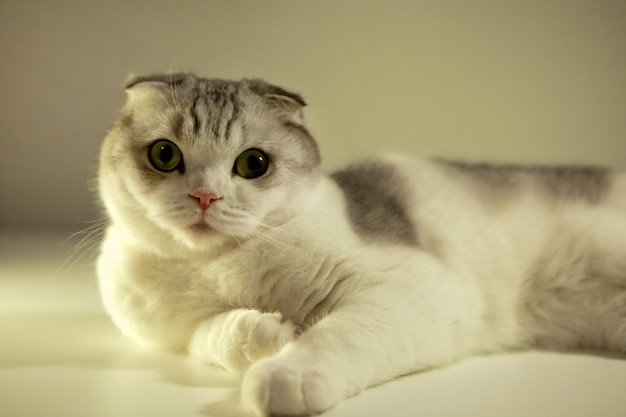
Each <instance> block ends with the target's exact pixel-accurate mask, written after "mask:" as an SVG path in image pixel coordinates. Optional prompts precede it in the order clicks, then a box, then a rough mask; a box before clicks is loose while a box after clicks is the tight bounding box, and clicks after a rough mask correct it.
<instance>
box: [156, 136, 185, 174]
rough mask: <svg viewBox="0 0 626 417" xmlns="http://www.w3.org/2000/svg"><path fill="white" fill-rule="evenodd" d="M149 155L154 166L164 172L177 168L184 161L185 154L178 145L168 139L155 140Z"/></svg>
mask: <svg viewBox="0 0 626 417" xmlns="http://www.w3.org/2000/svg"><path fill="white" fill-rule="evenodd" d="M148 157H149V159H150V163H151V164H152V166H153V167H155V168H156V169H158V170H159V171H163V172H170V171H173V170H175V169H176V168H178V167H179V166H180V164H181V163H182V161H183V154H182V152H181V151H180V149H178V146H176V145H175V144H174V143H172V142H170V141H169V140H166V139H160V140H157V141H156V142H154V143H153V144H152V146H151V147H150V152H149V153H148Z"/></svg>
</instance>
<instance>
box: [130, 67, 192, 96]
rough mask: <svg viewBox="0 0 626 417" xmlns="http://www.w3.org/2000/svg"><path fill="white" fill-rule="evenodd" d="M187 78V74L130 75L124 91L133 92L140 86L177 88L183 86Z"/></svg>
mask: <svg viewBox="0 0 626 417" xmlns="http://www.w3.org/2000/svg"><path fill="white" fill-rule="evenodd" d="M185 78H187V74H185V73H182V72H181V73H171V74H153V75H140V76H135V75H130V76H129V77H128V79H127V80H126V83H125V84H124V89H125V90H126V91H129V90H131V89H132V88H133V87H135V86H136V85H139V84H144V85H149V84H151V85H152V86H159V85H161V86H165V87H170V88H171V87H176V86H177V85H179V84H181V83H182V82H183V81H185Z"/></svg>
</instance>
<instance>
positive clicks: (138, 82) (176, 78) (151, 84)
mask: <svg viewBox="0 0 626 417" xmlns="http://www.w3.org/2000/svg"><path fill="white" fill-rule="evenodd" d="M185 78H186V74H183V73H175V74H154V75H141V76H131V77H129V78H128V79H127V81H126V83H125V84H124V90H125V91H126V94H127V97H128V101H127V105H129V106H144V107H146V106H147V107H154V106H155V102H158V101H155V100H153V98H154V97H155V96H156V94H158V95H159V96H160V97H166V96H167V95H168V94H170V92H171V90H172V88H175V87H176V86H177V85H179V84H181V83H182V82H184V81H185ZM161 101H162V100H161Z"/></svg>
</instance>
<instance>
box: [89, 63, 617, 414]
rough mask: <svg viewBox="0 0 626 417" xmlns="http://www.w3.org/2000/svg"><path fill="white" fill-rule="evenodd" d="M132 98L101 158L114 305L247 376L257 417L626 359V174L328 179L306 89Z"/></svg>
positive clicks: (426, 166)
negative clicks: (533, 351)
mask: <svg viewBox="0 0 626 417" xmlns="http://www.w3.org/2000/svg"><path fill="white" fill-rule="evenodd" d="M128 89H129V94H130V97H129V102H128V103H127V105H126V107H125V109H124V111H123V114H122V116H121V118H120V120H119V121H118V123H116V125H115V126H114V128H113V129H112V131H111V133H110V134H109V136H108V137H107V139H106V140H105V142H104V145H103V151H102V154H101V169H100V177H99V179H100V182H99V184H100V190H101V197H102V200H103V202H104V204H105V206H106V208H107V210H108V211H109V213H110V216H111V225H110V226H109V229H108V231H107V234H106V238H105V241H104V243H103V246H102V253H101V256H100V259H99V263H98V272H99V277H100V284H101V290H102V294H103V299H104V302H105V305H106V308H107V310H108V311H109V313H110V314H111V316H112V317H113V319H114V321H115V322H116V324H117V325H118V326H119V327H120V328H121V329H122V331H123V332H124V333H125V334H127V335H128V336H130V337H132V338H134V339H137V340H139V341H142V342H145V343H149V344H153V345H156V346H160V347H165V348H169V349H174V350H177V351H186V352H188V353H189V354H190V355H191V356H194V357H196V358H199V359H202V360H205V361H208V362H211V363H216V364H218V365H220V366H223V367H225V368H227V369H230V370H233V371H235V372H241V373H243V376H244V379H243V387H242V395H243V401H244V404H245V405H246V407H248V408H250V409H252V410H253V411H255V412H256V413H257V414H267V413H276V414H311V413H316V412H319V411H322V410H324V409H327V408H329V407H331V406H332V405H334V404H335V403H337V402H338V401H340V400H342V399H343V398H346V397H348V396H350V395H353V394H355V393H357V392H359V391H361V390H362V389H364V388H366V387H368V386H371V385H373V384H377V383H380V382H383V381H386V380H389V379H392V378H394V377H396V376H399V375H403V374H406V373H409V372H413V371H417V370H423V369H428V368H432V367H435V366H440V365H443V364H448V363H450V362H452V361H454V360H456V359H459V358H461V357H464V356H467V355H470V354H477V353H482V352H494V351H500V350H504V349H519V348H526V347H530V346H540V347H547V348H556V349H571V348H593V349H605V350H612V351H616V352H624V351H626V175H624V174H619V173H615V172H611V171H608V170H603V169H590V168H539V167H534V168H533V167H512V166H508V167H506V166H503V167H492V166H487V165H469V164H459V163H451V162H445V161H432V160H423V159H411V158H406V157H397V156H387V157H382V158H379V159H374V160H370V161H366V162H362V163H360V164H358V165H354V166H351V167H350V168H348V169H346V170H343V171H339V172H337V173H334V174H332V175H331V176H327V175H324V174H322V173H321V171H320V168H319V155H318V152H317V147H316V145H315V142H314V141H313V139H312V138H311V136H310V135H309V134H308V132H307V131H306V128H305V127H304V125H303V124H302V118H301V113H300V110H301V107H302V105H304V102H303V101H302V99H301V98H300V97H299V96H297V95H295V94H292V93H289V92H286V91H285V90H282V89H279V88H277V87H273V86H271V85H268V84H265V83H263V82H260V81H242V82H239V83H235V82H225V81H218V80H204V79H198V78H195V77H193V76H191V75H184V74H181V75H174V76H156V77H145V78H139V79H136V80H134V81H133V82H131V83H129V85H128ZM159 139H167V140H168V141H167V142H158V140H159ZM156 142H158V144H157V145H158V146H156V148H155V143H156ZM172 143H173V144H175V146H176V148H174V149H173V150H172V148H171V144H172ZM177 149H179V150H180V155H178V153H177V152H178V151H177ZM250 150H251V151H252V153H246V152H248V151H250ZM173 152H174V154H175V155H178V156H179V157H180V160H179V159H176V158H174V159H175V160H171V158H170V157H171V156H172V153H173ZM258 152H261V153H258ZM155 155H156V156H155ZM241 155H245V158H241ZM251 155H252V156H251ZM155 158H156V162H155ZM251 158H252V159H251ZM242 161H243V162H242ZM264 161H265V162H264ZM168 162H171V163H170V164H169V165H168ZM267 162H269V163H267ZM175 163H176V164H175ZM242 164H243V165H242ZM259 164H260V165H259ZM201 219H202V220H201Z"/></svg>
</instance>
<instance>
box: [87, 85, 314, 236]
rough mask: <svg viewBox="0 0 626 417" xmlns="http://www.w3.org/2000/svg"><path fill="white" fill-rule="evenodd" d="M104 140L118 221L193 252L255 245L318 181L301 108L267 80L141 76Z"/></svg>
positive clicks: (102, 182)
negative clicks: (246, 242) (239, 242)
mask: <svg viewBox="0 0 626 417" xmlns="http://www.w3.org/2000/svg"><path fill="white" fill-rule="evenodd" d="M127 91H128V95H129V97H128V101H127V103H126V106H125V107H124V110H123V112H122V115H121V117H120V119H119V120H118V121H117V122H116V124H115V126H114V128H113V129H112V130H111V132H110V133H109V135H108V136H107V138H106V139H105V141H104V143H103V146H102V152H101V158H100V174H99V186H100V194H101V197H102V200H103V201H104V204H105V206H106V208H107V210H108V211H109V213H110V215H111V217H112V220H113V221H114V222H116V221H117V222H119V223H122V224H123V223H124V222H126V223H127V224H126V226H127V227H130V228H133V227H136V229H137V233H141V231H142V230H146V228H147V229H150V230H152V231H153V232H154V230H155V229H157V230H158V231H159V233H165V234H168V235H170V236H172V237H174V238H176V239H177V240H179V241H182V242H184V243H186V244H187V245H188V246H190V247H202V246H204V245H210V244H211V243H212V242H214V241H215V240H216V239H221V240H224V239H225V238H230V237H233V238H235V239H238V238H239V239H245V238H248V237H254V236H255V235H256V234H258V233H260V232H261V231H262V230H263V229H264V228H265V227H272V226H274V225H276V224H278V223H280V222H282V221H285V220H286V219H287V218H288V216H289V211H290V210H291V209H293V207H292V205H291V203H292V201H294V198H295V197H296V196H297V195H299V194H300V193H303V192H304V193H306V190H307V188H309V187H311V186H312V185H313V184H314V183H315V181H316V180H317V178H318V177H319V170H320V158H319V152H318V149H317V145H316V143H315V141H314V140H313V139H312V137H311V136H310V135H309V133H308V132H307V130H306V128H305V127H304V126H303V124H302V115H301V108H302V106H303V105H304V102H303V101H302V99H301V98H300V97H299V96H297V95H295V94H292V93H289V92H287V91H285V90H282V89H280V88H277V87H274V86H271V85H269V84H266V83H264V82H261V81H251V80H244V81H241V82H230V81H222V80H207V79H198V78H196V77H194V76H193V75H189V74H178V75H172V76H170V75H163V76H151V77H141V78H137V79H135V80H133V81H131V82H130V83H129V84H128V86H127Z"/></svg>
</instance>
